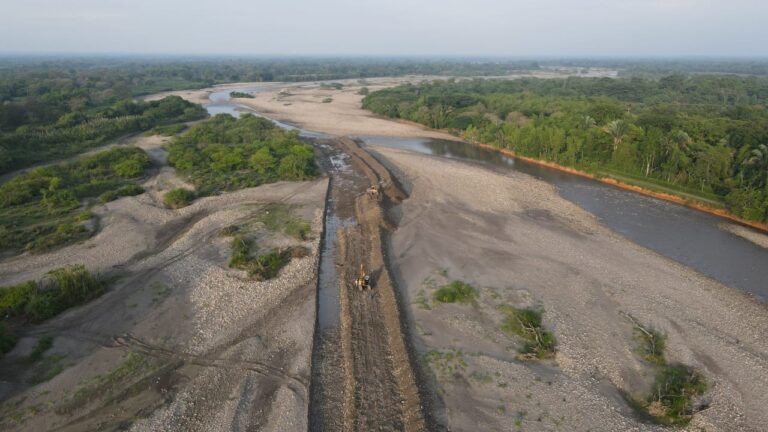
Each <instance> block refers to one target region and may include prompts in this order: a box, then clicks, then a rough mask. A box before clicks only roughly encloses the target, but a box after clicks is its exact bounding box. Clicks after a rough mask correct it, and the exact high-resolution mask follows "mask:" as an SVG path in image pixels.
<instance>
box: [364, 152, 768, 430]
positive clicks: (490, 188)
mask: <svg viewBox="0 0 768 432" xmlns="http://www.w3.org/2000/svg"><path fill="white" fill-rule="evenodd" d="M375 151H376V152H378V153H380V154H381V155H383V156H384V158H385V159H386V160H388V161H389V163H390V164H391V165H393V166H394V167H395V169H396V170H399V171H401V173H402V177H403V178H404V183H405V184H406V185H408V186H409V188H410V197H409V198H408V199H406V200H405V201H404V202H403V204H402V205H401V208H400V209H399V210H398V211H397V212H396V213H397V214H399V215H400V216H401V219H400V221H399V227H398V229H397V231H396V232H395V233H394V235H393V237H392V240H391V250H390V256H391V257H392V260H393V264H394V265H393V267H394V268H395V269H396V271H395V276H396V283H397V284H398V286H399V287H400V289H402V290H405V296H406V297H407V299H408V302H409V303H410V306H409V307H408V311H407V312H408V315H409V318H410V321H411V326H410V327H411V328H412V329H414V333H415V334H414V335H413V337H414V338H415V340H416V346H417V349H418V351H419V352H420V354H421V357H422V361H423V363H422V364H423V367H424V368H426V370H427V371H428V372H429V374H430V375H431V376H432V377H431V380H432V388H433V391H434V394H433V397H434V398H435V399H436V401H437V406H438V410H437V411H438V412H437V417H438V420H439V422H440V423H441V425H442V426H443V427H446V428H448V429H450V430H582V431H585V430H592V431H617V430H657V429H658V430H660V429H661V427H660V426H654V425H650V424H647V423H641V422H639V421H637V420H636V419H635V417H634V416H633V411H632V410H631V409H630V408H629V407H628V405H627V403H626V402H625V401H624V399H623V398H622V396H621V392H628V393H631V394H637V393H642V392H643V391H645V390H647V388H648V386H649V385H650V383H651V382H652V380H653V370H652V368H651V367H650V366H649V365H648V364H647V363H645V362H644V361H642V360H641V358H640V356H639V355H638V353H637V341H636V338H635V337H634V335H633V326H632V324H631V322H630V321H629V320H628V319H627V318H626V316H625V314H629V315H631V316H633V317H635V318H636V319H637V320H639V321H641V322H643V323H646V324H647V325H648V326H652V327H654V328H657V329H659V330H660V331H661V332H663V333H664V334H666V335H667V336H668V349H667V358H668V360H669V361H670V362H682V363H685V364H687V365H690V366H693V367H695V368H697V369H698V370H700V371H701V372H702V373H703V374H704V376H705V377H706V379H707V381H708V382H709V390H708V391H707V393H706V394H705V396H704V398H703V399H702V400H701V401H699V402H700V403H702V404H705V405H708V408H706V409H704V410H702V411H700V412H698V413H697V414H696V415H695V416H694V418H693V420H692V421H691V423H690V424H689V425H688V426H687V430H692V431H693V430H695V431H698V430H707V431H732V430H743V431H759V430H762V429H763V428H764V426H765V425H766V424H768V414H767V412H766V411H765V409H764V407H765V406H766V404H768V394H767V393H766V392H765V391H764V389H765V387H766V385H768V341H766V340H765V337H764V335H765V334H768V314H767V313H766V312H767V311H766V307H765V305H763V304H760V303H758V302H756V301H755V300H753V299H751V298H749V297H748V296H746V295H744V294H742V293H741V292H739V291H737V290H735V289H731V288H728V287H725V286H723V285H721V284H719V283H717V282H715V281H713V280H711V279H708V278H706V277H704V276H702V275H700V274H698V273H696V272H694V271H692V270H690V269H688V268H686V267H684V266H681V265H679V264H677V263H675V262H673V261H671V260H668V259H666V258H663V257H661V256H659V255H658V254H655V253H653V252H651V251H649V250H647V249H643V248H641V247H639V246H637V245H635V244H634V243H631V242H630V241H627V240H626V239H624V238H622V237H619V236H617V235H615V234H614V233H612V232H611V231H609V230H608V229H606V228H605V227H603V226H601V225H600V224H599V223H598V222H597V221H596V220H595V219H594V217H592V216H591V215H589V214H588V213H586V212H585V211H583V210H581V209H579V208H578V207H576V206H575V205H574V204H572V203H569V202H568V201H566V200H565V199H563V198H561V197H560V196H559V195H558V194H557V193H556V191H555V190H554V189H553V188H552V187H551V186H550V185H547V184H545V183H543V182H540V181H538V180H535V179H533V178H531V177H529V176H526V175H524V174H520V173H504V174H500V173H497V172H493V171H491V170H488V169H486V168H484V167H480V166H476V165H470V164H461V163H457V162H453V161H448V160H444V159H438V158H435V157H431V156H425V155H420V154H415V153H409V152H406V151H402V150H395V149H388V148H381V147H376V148H375ZM451 280H461V281H464V282H466V283H469V284H471V285H473V286H474V287H476V288H477V289H478V292H479V296H478V299H477V302H476V303H475V304H466V305H458V304H439V303H436V302H435V301H434V300H433V299H432V293H433V292H434V291H435V289H437V287H439V286H441V285H443V284H445V283H447V282H448V281H451ZM499 305H510V306H515V307H526V306H532V305H539V306H541V307H543V309H544V315H543V321H544V327H545V328H548V329H551V330H553V331H554V334H555V335H556V337H557V340H558V352H557V354H556V356H555V358H554V359H553V360H551V361H544V362H541V363H531V362H524V361H521V360H520V359H518V356H517V349H518V348H519V347H520V344H521V342H520V340H518V339H515V338H514V337H510V336H508V335H507V334H505V333H503V332H502V331H501V330H500V325H501V321H502V315H501V313H500V312H499V310H498V306H499ZM736 311H738V314H737V313H736Z"/></svg>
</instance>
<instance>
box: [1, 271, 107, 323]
mask: <svg viewBox="0 0 768 432" xmlns="http://www.w3.org/2000/svg"><path fill="white" fill-rule="evenodd" d="M102 292H104V283H103V282H102V281H101V280H100V279H99V278H97V277H95V276H93V275H92V274H91V273H89V272H88V271H87V270H86V269H85V267H84V266H82V265H77V266H70V267H63V268H59V269H56V270H51V271H50V272H49V273H48V277H47V279H46V280H44V281H43V282H35V281H28V282H25V283H23V284H19V285H15V286H11V287H3V288H0V312H2V313H3V314H4V315H10V316H24V317H26V318H27V319H29V320H30V321H32V322H42V321H45V320H47V319H49V318H52V317H54V316H56V315H58V314H59V313H61V312H63V311H64V310H66V309H68V308H71V307H73V306H77V305H79V304H82V303H85V302H87V301H89V300H92V299H94V298H96V297H98V296H99V295H101V293H102Z"/></svg>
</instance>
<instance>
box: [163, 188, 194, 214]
mask: <svg viewBox="0 0 768 432" xmlns="http://www.w3.org/2000/svg"><path fill="white" fill-rule="evenodd" d="M194 199H195V193H194V192H193V191H191V190H189V189H184V188H178V189H173V190H171V191H168V192H166V194H165V195H164V196H163V202H165V205H167V206H168V207H170V208H172V209H179V208H182V207H186V206H188V205H189V204H190V203H191V202H192V200H194Z"/></svg>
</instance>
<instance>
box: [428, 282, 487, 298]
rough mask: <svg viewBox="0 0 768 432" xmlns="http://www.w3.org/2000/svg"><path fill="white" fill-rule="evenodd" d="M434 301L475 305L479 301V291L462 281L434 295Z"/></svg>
mask: <svg viewBox="0 0 768 432" xmlns="http://www.w3.org/2000/svg"><path fill="white" fill-rule="evenodd" d="M432 299H434V300H435V301H436V302H438V303H473V302H474V301H475V300H476V299H477V290H476V289H475V288H474V287H473V286H472V285H469V284H466V283H464V282H461V281H453V282H451V283H449V284H447V285H444V286H442V287H441V288H439V289H438V290H437V291H435V292H433V293H432Z"/></svg>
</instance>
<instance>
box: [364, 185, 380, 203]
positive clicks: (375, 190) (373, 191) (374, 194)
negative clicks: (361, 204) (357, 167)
mask: <svg viewBox="0 0 768 432" xmlns="http://www.w3.org/2000/svg"><path fill="white" fill-rule="evenodd" d="M366 192H367V193H368V198H370V199H372V200H376V201H378V200H379V198H381V189H379V185H371V187H369V188H368V190H366Z"/></svg>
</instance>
